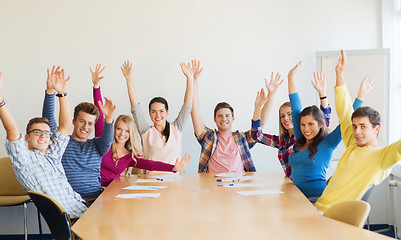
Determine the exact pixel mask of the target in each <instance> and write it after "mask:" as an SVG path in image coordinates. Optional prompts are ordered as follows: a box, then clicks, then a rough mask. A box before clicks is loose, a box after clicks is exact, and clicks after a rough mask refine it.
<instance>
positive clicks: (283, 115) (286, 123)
mask: <svg viewBox="0 0 401 240" xmlns="http://www.w3.org/2000/svg"><path fill="white" fill-rule="evenodd" d="M279 113H280V122H281V125H282V126H283V127H284V128H285V129H286V130H289V129H294V125H292V115H291V108H290V107H287V106H283V107H281V108H280V110H279Z"/></svg>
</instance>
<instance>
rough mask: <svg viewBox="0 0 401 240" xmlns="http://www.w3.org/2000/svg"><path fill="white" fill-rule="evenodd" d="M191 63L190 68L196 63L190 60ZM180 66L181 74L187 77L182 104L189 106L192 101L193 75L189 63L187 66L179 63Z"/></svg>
mask: <svg viewBox="0 0 401 240" xmlns="http://www.w3.org/2000/svg"><path fill="white" fill-rule="evenodd" d="M191 63H192V66H194V64H195V63H196V61H195V60H192V61H191ZM180 66H181V70H182V72H183V73H184V75H185V76H186V77H187V87H186V89H185V95H184V102H185V103H189V104H191V103H192V99H193V82H194V81H193V78H194V76H193V75H194V73H193V70H192V68H191V64H190V63H188V64H185V63H180Z"/></svg>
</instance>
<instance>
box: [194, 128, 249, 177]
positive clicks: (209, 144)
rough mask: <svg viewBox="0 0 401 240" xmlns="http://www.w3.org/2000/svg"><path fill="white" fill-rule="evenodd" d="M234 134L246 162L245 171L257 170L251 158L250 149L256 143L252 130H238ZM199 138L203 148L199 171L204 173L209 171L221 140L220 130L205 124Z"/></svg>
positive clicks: (243, 160) (242, 157)
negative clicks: (210, 162)
mask: <svg viewBox="0 0 401 240" xmlns="http://www.w3.org/2000/svg"><path fill="white" fill-rule="evenodd" d="M232 134H233V137H234V140H235V142H236V144H237V146H238V149H239V152H240V156H241V159H242V162H243V163H244V169H245V171H246V172H255V171H256V169H255V166H254V164H253V161H252V158H251V152H250V151H249V150H250V149H251V148H252V147H253V146H254V145H255V143H256V142H255V140H253V139H252V137H251V130H249V131H246V132H240V131H236V132H233V133H232ZM197 140H198V142H199V144H200V145H201V148H202V149H201V155H200V159H199V168H198V172H199V173H204V172H207V171H208V165H209V161H210V158H211V157H212V156H213V153H214V151H215V150H216V148H217V143H218V141H219V136H218V132H217V130H212V129H210V128H208V127H206V126H205V128H204V129H203V131H202V133H201V135H200V136H199V137H197Z"/></svg>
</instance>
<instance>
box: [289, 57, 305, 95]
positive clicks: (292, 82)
mask: <svg viewBox="0 0 401 240" xmlns="http://www.w3.org/2000/svg"><path fill="white" fill-rule="evenodd" d="M301 64H302V61H300V62H299V63H297V65H295V67H294V68H292V69H291V70H290V71H289V72H288V94H289V95H290V94H293V93H296V92H297V89H296V87H295V80H294V77H295V74H296V73H297V72H298V69H299V66H301Z"/></svg>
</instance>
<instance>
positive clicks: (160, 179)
mask: <svg viewBox="0 0 401 240" xmlns="http://www.w3.org/2000/svg"><path fill="white" fill-rule="evenodd" d="M156 180H158V181H162V182H163V181H164V180H163V178H156Z"/></svg>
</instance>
